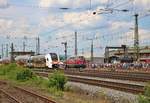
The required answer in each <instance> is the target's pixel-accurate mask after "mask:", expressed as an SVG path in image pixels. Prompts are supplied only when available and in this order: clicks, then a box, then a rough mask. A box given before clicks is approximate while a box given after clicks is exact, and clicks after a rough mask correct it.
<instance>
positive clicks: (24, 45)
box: [23, 42, 26, 52]
mask: <svg viewBox="0 0 150 103" xmlns="http://www.w3.org/2000/svg"><path fill="white" fill-rule="evenodd" d="M25 48H26V44H25V42H23V52H25Z"/></svg>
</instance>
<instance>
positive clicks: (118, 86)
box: [35, 72, 144, 94]
mask: <svg viewBox="0 0 150 103" xmlns="http://www.w3.org/2000/svg"><path fill="white" fill-rule="evenodd" d="M35 73H36V74H37V75H39V76H44V77H48V73H44V72H35ZM67 77H68V80H69V81H73V82H79V83H85V84H89V85H94V86H101V87H106V88H111V89H115V90H119V91H124V92H128V93H134V94H138V93H144V86H141V85H136V84H126V83H119V82H112V81H103V80H96V79H89V78H82V77H75V76H67Z"/></svg>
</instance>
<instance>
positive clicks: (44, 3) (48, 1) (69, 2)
mask: <svg viewBox="0 0 150 103" xmlns="http://www.w3.org/2000/svg"><path fill="white" fill-rule="evenodd" d="M107 1H108V0H92V5H95V4H100V3H102V4H105V3H107ZM89 5H90V0H40V2H39V6H40V7H55V6H62V7H65V6H66V7H74V8H78V7H85V6H89Z"/></svg>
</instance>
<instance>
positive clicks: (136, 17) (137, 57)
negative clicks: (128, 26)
mask: <svg viewBox="0 0 150 103" xmlns="http://www.w3.org/2000/svg"><path fill="white" fill-rule="evenodd" d="M134 16H135V31H134V49H135V59H136V60H138V59H139V33H138V14H135V15H134Z"/></svg>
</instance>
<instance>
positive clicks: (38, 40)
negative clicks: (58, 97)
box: [37, 37, 40, 54]
mask: <svg viewBox="0 0 150 103" xmlns="http://www.w3.org/2000/svg"><path fill="white" fill-rule="evenodd" d="M37 43H38V54H40V38H39V37H38V38H37Z"/></svg>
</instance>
